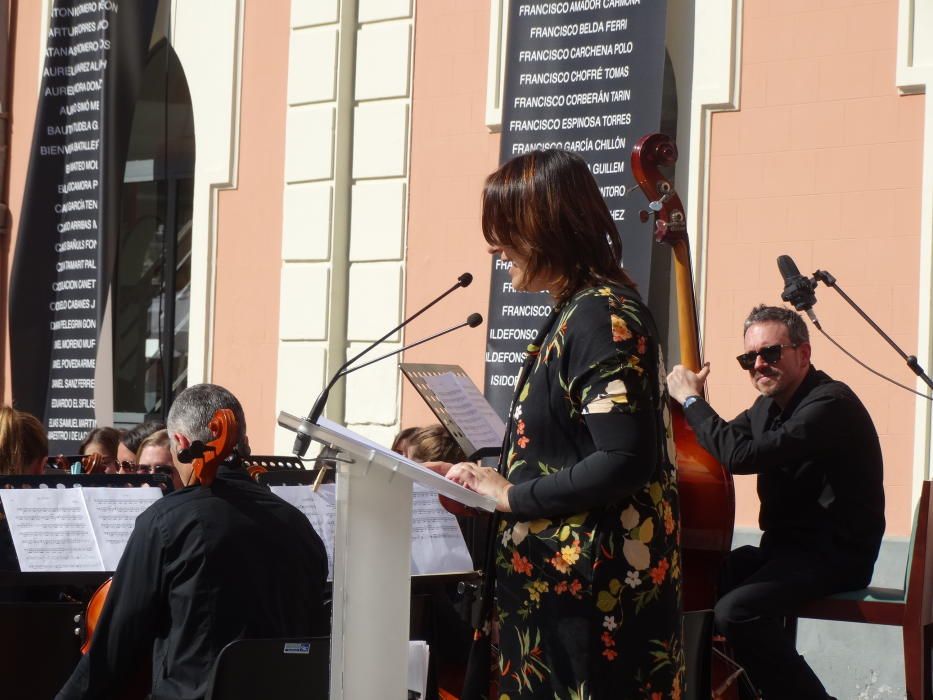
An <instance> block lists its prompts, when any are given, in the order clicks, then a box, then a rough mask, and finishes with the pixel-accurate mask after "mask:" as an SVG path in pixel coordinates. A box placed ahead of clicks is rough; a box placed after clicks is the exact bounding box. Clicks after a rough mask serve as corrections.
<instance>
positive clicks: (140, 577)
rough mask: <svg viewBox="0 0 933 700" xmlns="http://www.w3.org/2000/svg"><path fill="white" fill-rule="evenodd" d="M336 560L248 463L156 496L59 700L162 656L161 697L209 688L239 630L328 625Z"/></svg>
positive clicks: (264, 632) (290, 633) (306, 629)
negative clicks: (328, 592) (205, 482)
mask: <svg viewBox="0 0 933 700" xmlns="http://www.w3.org/2000/svg"><path fill="white" fill-rule="evenodd" d="M326 577H327V557H326V555H325V551H324V545H323V543H322V542H321V539H320V537H318V536H317V534H316V533H315V532H314V530H313V529H312V528H311V525H310V523H309V522H308V519H307V518H306V517H305V516H304V515H303V514H302V513H301V512H300V511H299V510H297V509H296V508H294V507H293V506H291V505H289V504H288V503H286V502H285V501H283V500H282V499H280V498H279V497H278V496H276V495H275V494H273V493H272V492H271V491H269V490H268V489H267V488H265V487H263V486H260V485H258V484H256V483H254V482H253V481H252V480H251V479H250V478H249V476H248V475H247V474H246V472H245V471H243V470H241V469H237V468H231V467H228V466H222V467H221V468H220V470H219V471H218V474H217V478H216V479H215V481H214V483H213V485H212V486H210V487H207V488H202V487H201V486H192V487H188V488H185V489H182V490H181V491H176V492H175V493H172V494H169V495H168V496H165V497H164V498H162V499H160V500H158V501H156V502H155V503H154V504H153V505H152V506H151V507H149V508H148V509H147V510H146V511H145V512H143V513H142V514H141V515H140V516H139V517H138V518H137V520H136V526H135V528H134V530H133V534H132V535H131V536H130V539H129V542H128V543H127V546H126V550H125V551H124V553H123V557H122V559H121V560H120V563H119V565H118V566H117V570H116V572H115V573H114V577H113V585H112V588H111V590H110V594H109V596H108V598H107V604H106V606H105V608H104V610H103V612H102V614H101V617H100V621H99V623H98V627H97V631H95V634H94V638H93V643H92V645H91V649H90V651H89V652H88V654H87V655H86V656H85V657H84V658H83V659H82V660H81V662H80V663H79V664H78V667H77V668H76V669H75V672H74V674H73V675H72V677H71V678H70V679H69V681H68V683H67V684H66V685H65V687H64V688H63V689H62V691H61V692H60V693H59V695H58V698H59V699H60V700H71V699H72V698H113V697H117V696H118V693H117V690H118V689H119V688H120V687H122V686H123V684H124V683H125V682H126V679H127V678H128V677H132V675H133V674H134V672H135V671H136V669H137V668H139V666H140V665H145V664H149V663H151V664H152V679H153V682H152V698H153V700H162V699H168V698H171V699H173V700H193V699H199V698H202V697H203V696H204V693H205V688H206V685H207V681H208V677H209V675H210V670H211V667H212V665H213V663H214V661H215V659H216V657H217V655H218V654H219V653H220V650H221V649H222V648H223V647H224V646H225V645H226V644H227V643H228V642H231V641H233V640H235V639H240V638H257V637H298V636H309V635H312V634H319V633H321V632H322V631H323V630H325V629H326V620H325V619H324V610H323V606H322V598H323V596H322V589H323V586H324V582H325V579H326Z"/></svg>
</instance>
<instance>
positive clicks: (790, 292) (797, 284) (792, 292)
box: [777, 255, 820, 328]
mask: <svg viewBox="0 0 933 700" xmlns="http://www.w3.org/2000/svg"><path fill="white" fill-rule="evenodd" d="M777 266H778V270H780V272H781V277H783V278H784V291H783V292H781V299H783V300H784V301H786V302H787V303H788V304H793V306H794V308H795V309H797V311H806V313H807V316H809V317H810V320H811V321H812V322H813V325H814V326H816V327H817V328H819V327H820V322H819V321H818V320H817V318H816V314H815V313H813V305H814V304H816V280H815V279H813V280H811V279H810V278H809V277H805V276H804V275H801V274H800V270H799V269H798V268H797V264H796V263H795V262H794V260H793V258H791V257H790V256H789V255H779V256H778V259H777Z"/></svg>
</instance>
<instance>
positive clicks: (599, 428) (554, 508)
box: [508, 411, 657, 520]
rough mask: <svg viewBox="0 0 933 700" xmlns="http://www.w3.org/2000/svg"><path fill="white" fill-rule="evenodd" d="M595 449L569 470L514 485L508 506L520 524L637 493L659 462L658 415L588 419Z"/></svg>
mask: <svg viewBox="0 0 933 700" xmlns="http://www.w3.org/2000/svg"><path fill="white" fill-rule="evenodd" d="M584 420H585V422H586V427H587V429H588V430H589V432H590V435H591V436H592V438H593V442H594V444H595V446H596V451H595V452H593V453H592V454H591V455H589V456H587V457H585V458H584V459H582V460H580V461H579V462H577V463H576V464H574V465H573V466H572V467H570V468H568V469H562V470H561V471H559V472H555V473H553V474H548V475H546V476H541V477H538V478H537V479H532V480H530V481H525V482H522V483H520V484H515V485H514V486H512V488H511V489H509V494H508V496H509V507H510V508H511V509H512V513H513V515H514V516H515V517H517V518H518V519H519V520H534V519H536V518H545V517H552V516H555V515H568V514H572V513H579V512H580V511H585V510H589V509H591V508H598V507H600V506H605V505H607V504H609V503H612V502H613V501H617V500H619V499H620V498H622V497H624V496H627V495H629V494H631V493H634V492H635V491H637V490H638V489H639V488H641V487H642V486H644V484H645V483H646V482H647V481H648V479H649V478H650V477H651V474H652V473H653V472H654V468H655V462H656V460H657V423H656V420H657V416H656V415H655V414H654V413H653V412H652V411H635V412H633V413H599V414H592V415H587V416H586V418H585V419H584Z"/></svg>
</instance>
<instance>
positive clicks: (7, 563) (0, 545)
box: [0, 406, 49, 600]
mask: <svg viewBox="0 0 933 700" xmlns="http://www.w3.org/2000/svg"><path fill="white" fill-rule="evenodd" d="M48 454H49V441H48V438H47V437H46V434H45V428H44V427H43V426H42V423H40V422H39V419H38V418H36V417H35V416H33V415H30V414H29V413H25V412H23V411H17V410H16V409H15V408H12V407H11V406H2V407H0V474H41V473H42V467H43V465H44V464H45V461H46V457H47V456H48ZM0 571H19V560H18V559H17V558H16V550H15V549H14V547H13V538H12V537H11V536H10V527H9V524H8V523H7V521H6V516H5V514H4V513H3V512H2V510H0ZM0 597H2V598H3V599H4V600H6V599H10V598H11V595H10V594H9V592H8V591H4V592H3V594H2V596H0Z"/></svg>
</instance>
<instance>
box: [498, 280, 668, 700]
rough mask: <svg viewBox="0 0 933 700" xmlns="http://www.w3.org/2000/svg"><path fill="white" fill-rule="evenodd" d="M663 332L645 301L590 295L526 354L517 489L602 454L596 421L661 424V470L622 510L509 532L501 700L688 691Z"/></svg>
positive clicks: (502, 575) (511, 442)
mask: <svg viewBox="0 0 933 700" xmlns="http://www.w3.org/2000/svg"><path fill="white" fill-rule="evenodd" d="M653 328H654V324H653V322H652V321H651V320H650V315H649V312H648V311H647V309H646V308H645V307H644V305H643V304H642V303H641V302H640V301H638V300H637V296H636V294H635V293H634V292H632V291H630V290H627V289H625V288H621V287H616V286H611V287H610V286H604V287H598V288H590V289H585V290H583V291H580V292H578V293H577V294H575V295H574V296H573V297H572V298H571V299H570V300H569V301H568V302H567V303H565V304H564V305H563V306H562V307H560V308H558V309H557V310H555V312H554V314H552V317H551V318H550V319H549V324H548V325H547V326H546V327H545V328H544V329H543V330H542V333H541V334H539V336H538V341H537V342H536V343H535V344H533V345H531V346H529V359H528V360H527V362H526V368H525V370H524V371H523V376H524V381H523V382H520V383H519V385H518V386H517V388H516V395H515V399H514V400H513V404H512V409H511V410H512V415H511V419H510V423H509V426H510V427H509V437H508V440H507V444H506V451H505V458H504V460H503V464H502V465H501V468H502V469H503V470H504V471H505V474H506V476H507V477H508V479H509V480H510V481H511V482H513V483H516V484H517V483H521V482H523V481H527V480H530V479H536V478H538V477H541V476H543V475H546V474H549V473H553V472H555V471H558V470H561V469H565V468H569V467H571V466H572V465H574V464H575V463H577V462H578V461H579V460H581V459H582V458H584V457H586V456H587V455H588V454H591V453H592V452H594V451H595V449H596V448H595V447H594V444H593V441H592V438H591V437H590V436H589V434H588V432H587V429H586V426H585V425H584V418H585V416H586V415H587V414H590V413H612V412H620V413H626V412H635V411H652V412H655V413H656V415H657V421H658V436H659V437H658V443H659V444H658V445H657V451H658V460H657V466H656V468H655V470H654V473H653V475H652V476H651V478H650V479H649V481H648V482H647V483H646V484H645V485H644V487H642V488H640V489H638V490H636V491H635V492H634V493H632V494H631V495H630V496H628V497H626V498H624V499H623V500H621V501H619V502H616V503H612V504H610V505H608V506H605V507H594V508H592V509H590V510H588V511H585V512H579V513H575V514H573V515H569V516H563V517H554V518H551V519H539V520H533V521H531V522H515V519H514V518H511V519H510V517H509V515H508V514H506V515H504V517H502V518H501V519H500V525H499V531H498V541H497V542H496V548H497V549H496V553H495V568H496V572H495V573H496V600H497V607H498V623H499V644H500V657H499V658H500V661H499V671H500V678H499V700H517V699H518V698H523V699H524V698H547V700H558V699H559V700H564V699H566V700H584V699H588V698H594V699H595V698H607V697H611V698H619V699H620V700H634V699H636V698H648V699H649V700H660V699H661V698H675V699H677V698H679V697H680V696H681V693H682V692H683V690H684V658H683V649H682V646H681V603H680V588H681V567H680V547H679V508H678V498H677V478H676V471H675V468H674V467H673V466H672V464H671V462H672V460H671V459H670V457H669V455H670V454H673V445H672V443H671V442H670V441H672V437H671V431H670V416H669V414H668V413H667V393H666V386H665V384H664V376H665V372H664V369H663V361H662V359H661V353H660V350H659V348H658V345H657V342H656V340H655V338H654V337H652V336H653V335H655V333H654V332H653ZM542 334H543V337H542Z"/></svg>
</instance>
